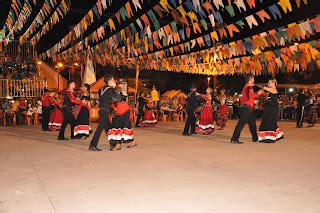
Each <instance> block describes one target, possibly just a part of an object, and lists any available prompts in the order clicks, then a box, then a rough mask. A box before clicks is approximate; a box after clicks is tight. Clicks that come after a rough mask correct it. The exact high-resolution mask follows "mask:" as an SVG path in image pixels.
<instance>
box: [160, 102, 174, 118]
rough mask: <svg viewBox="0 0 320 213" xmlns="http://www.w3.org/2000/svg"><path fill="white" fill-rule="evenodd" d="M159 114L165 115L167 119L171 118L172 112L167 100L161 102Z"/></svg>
mask: <svg viewBox="0 0 320 213" xmlns="http://www.w3.org/2000/svg"><path fill="white" fill-rule="evenodd" d="M160 113H161V115H167V116H168V118H169V120H172V112H171V110H170V106H169V104H168V103H167V102H165V103H163V104H162V106H161V108H160Z"/></svg>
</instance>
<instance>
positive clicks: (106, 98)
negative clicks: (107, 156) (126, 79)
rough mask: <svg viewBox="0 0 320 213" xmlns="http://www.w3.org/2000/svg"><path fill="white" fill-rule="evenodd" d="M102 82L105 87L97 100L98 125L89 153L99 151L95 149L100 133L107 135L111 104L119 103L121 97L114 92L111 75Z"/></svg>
mask: <svg viewBox="0 0 320 213" xmlns="http://www.w3.org/2000/svg"><path fill="white" fill-rule="evenodd" d="M104 82H105V83H106V86H104V87H103V88H102V89H101V91H100V98H99V117H100V120H99V124H98V127H97V130H96V132H95V133H94V136H93V138H92V140H91V142H90V146H89V150H90V151H101V149H100V148H98V147H97V145H98V142H99V139H100V136H101V133H102V131H103V130H105V132H106V133H107V132H108V130H109V128H110V125H111V124H110V120H109V112H110V107H111V103H112V102H115V101H120V100H121V96H120V95H119V94H118V93H117V92H116V90H115V86H116V82H115V80H114V78H113V76H112V75H107V76H105V77H104Z"/></svg>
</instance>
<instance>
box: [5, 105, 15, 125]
mask: <svg viewBox="0 0 320 213" xmlns="http://www.w3.org/2000/svg"><path fill="white" fill-rule="evenodd" d="M4 114H5V116H6V122H7V124H10V123H13V118H14V111H13V110H12V108H11V107H10V105H8V106H7V107H6V109H5V110H4Z"/></svg>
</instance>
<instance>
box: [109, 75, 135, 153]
mask: <svg viewBox="0 0 320 213" xmlns="http://www.w3.org/2000/svg"><path fill="white" fill-rule="evenodd" d="M117 88H118V90H119V92H120V95H121V99H122V100H121V101H118V102H114V103H113V104H114V109H115V116H114V117H113V119H112V124H111V128H110V129H109V131H108V140H109V143H110V151H117V150H120V149H121V144H122V143H127V144H128V145H127V148H132V147H134V146H136V145H137V143H136V142H135V141H134V139H133V130H132V128H131V120H130V108H131V107H130V106H129V104H128V103H127V99H128V98H127V97H128V95H127V82H126V81H125V80H124V79H120V80H119V82H118V83H117Z"/></svg>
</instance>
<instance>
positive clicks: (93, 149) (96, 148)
mask: <svg viewBox="0 0 320 213" xmlns="http://www.w3.org/2000/svg"><path fill="white" fill-rule="evenodd" d="M88 150H89V151H102V149H99V148H98V147H91V146H89V148H88Z"/></svg>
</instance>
